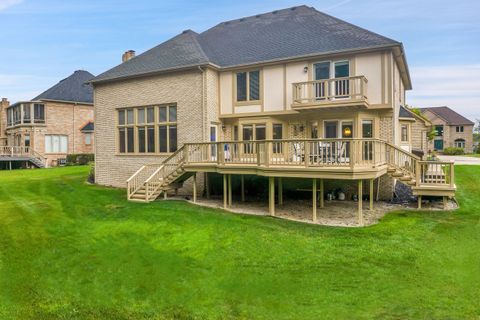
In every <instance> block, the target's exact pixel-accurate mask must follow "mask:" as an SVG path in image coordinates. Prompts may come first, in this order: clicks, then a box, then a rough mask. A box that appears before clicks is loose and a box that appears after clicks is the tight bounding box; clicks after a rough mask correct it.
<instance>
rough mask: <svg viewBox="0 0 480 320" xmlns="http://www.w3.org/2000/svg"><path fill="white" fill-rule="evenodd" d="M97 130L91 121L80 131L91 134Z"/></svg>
mask: <svg viewBox="0 0 480 320" xmlns="http://www.w3.org/2000/svg"><path fill="white" fill-rule="evenodd" d="M94 130H95V125H94V124H93V122H92V121H89V122H88V123H87V124H86V125H84V126H83V127H82V129H80V131H82V132H89V131H94Z"/></svg>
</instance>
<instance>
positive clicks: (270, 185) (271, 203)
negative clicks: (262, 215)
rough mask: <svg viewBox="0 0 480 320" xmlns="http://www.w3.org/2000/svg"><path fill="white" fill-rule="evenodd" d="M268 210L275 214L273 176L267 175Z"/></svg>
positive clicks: (272, 214)
mask: <svg viewBox="0 0 480 320" xmlns="http://www.w3.org/2000/svg"><path fill="white" fill-rule="evenodd" d="M268 212H269V213H270V215H271V216H275V177H268Z"/></svg>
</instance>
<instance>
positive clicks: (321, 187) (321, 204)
mask: <svg viewBox="0 0 480 320" xmlns="http://www.w3.org/2000/svg"><path fill="white" fill-rule="evenodd" d="M324 193H325V188H324V186H323V179H320V208H323V207H324V206H325V204H324V198H325V195H324Z"/></svg>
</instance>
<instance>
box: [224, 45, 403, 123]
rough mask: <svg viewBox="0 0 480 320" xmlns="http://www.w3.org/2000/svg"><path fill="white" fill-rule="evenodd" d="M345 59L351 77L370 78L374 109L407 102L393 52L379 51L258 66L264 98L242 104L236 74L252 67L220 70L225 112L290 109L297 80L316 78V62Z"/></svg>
mask: <svg viewBox="0 0 480 320" xmlns="http://www.w3.org/2000/svg"><path fill="white" fill-rule="evenodd" d="M344 60H349V62H350V76H365V77H366V78H367V80H368V85H367V97H368V101H369V104H370V107H371V108H394V107H395V101H394V99H395V97H397V100H398V103H401V104H404V96H405V94H404V85H403V83H402V81H401V80H400V79H401V78H400V73H399V71H398V67H397V65H396V63H395V62H394V59H393V56H392V53H391V52H389V51H379V52H370V53H362V54H357V55H351V56H339V57H332V58H321V59H320V58H319V59H312V60H305V61H296V62H287V63H279V64H276V65H268V66H260V67H257V68H254V70H258V69H259V70H260V72H261V87H260V90H261V99H260V101H258V102H255V103H241V104H238V103H236V101H235V90H236V88H235V74H236V73H237V72H239V71H249V70H252V69H246V70H234V71H223V72H220V76H219V78H220V80H219V81H220V83H219V84H220V86H219V88H220V110H221V115H222V116H225V115H233V114H242V113H259V114H261V113H270V112H281V111H288V110H290V109H291V105H292V102H293V97H292V93H293V89H292V84H293V83H295V82H303V81H310V80H314V77H315V76H314V64H315V63H317V62H324V61H331V62H335V61H344ZM394 68H395V69H396V72H395V71H394V70H393V69H394ZM394 77H396V79H394ZM394 87H395V88H396V89H394Z"/></svg>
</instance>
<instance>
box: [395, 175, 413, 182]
mask: <svg viewBox="0 0 480 320" xmlns="http://www.w3.org/2000/svg"><path fill="white" fill-rule="evenodd" d="M412 179H413V178H412V177H411V176H408V175H407V176H403V177H400V178H398V180H400V181H411V180H412Z"/></svg>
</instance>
